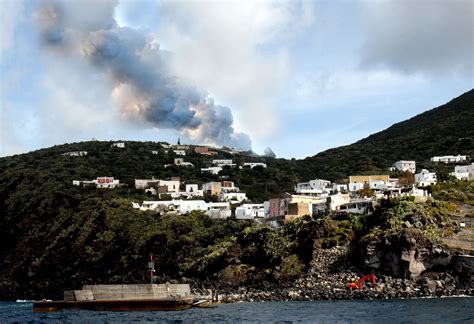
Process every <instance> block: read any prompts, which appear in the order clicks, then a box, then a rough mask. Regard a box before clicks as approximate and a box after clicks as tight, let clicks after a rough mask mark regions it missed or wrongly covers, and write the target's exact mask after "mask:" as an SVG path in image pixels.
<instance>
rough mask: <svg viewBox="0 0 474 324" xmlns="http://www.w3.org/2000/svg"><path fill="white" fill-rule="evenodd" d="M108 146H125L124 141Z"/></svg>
mask: <svg viewBox="0 0 474 324" xmlns="http://www.w3.org/2000/svg"><path fill="white" fill-rule="evenodd" d="M110 147H118V148H125V143H124V142H117V143H112V145H110Z"/></svg>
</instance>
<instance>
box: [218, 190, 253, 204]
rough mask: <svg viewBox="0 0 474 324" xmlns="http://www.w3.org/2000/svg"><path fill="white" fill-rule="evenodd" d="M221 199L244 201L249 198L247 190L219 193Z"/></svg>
mask: <svg viewBox="0 0 474 324" xmlns="http://www.w3.org/2000/svg"><path fill="white" fill-rule="evenodd" d="M219 200H220V201H230V202H233V201H235V202H242V201H245V200H247V194H246V193H245V192H221V193H220V194H219Z"/></svg>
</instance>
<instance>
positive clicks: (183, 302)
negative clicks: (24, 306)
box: [33, 296, 193, 312]
mask: <svg viewBox="0 0 474 324" xmlns="http://www.w3.org/2000/svg"><path fill="white" fill-rule="evenodd" d="M192 304H193V296H185V297H179V298H163V299H139V300H126V299H123V300H87V301H44V302H43V301H38V302H33V310H34V311H35V312H54V311H58V310H61V309H87V310H96V311H131V310H135V311H147V310H156V311H175V310H184V309H188V308H191V306H192Z"/></svg>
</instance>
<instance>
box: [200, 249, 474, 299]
mask: <svg viewBox="0 0 474 324" xmlns="http://www.w3.org/2000/svg"><path fill="white" fill-rule="evenodd" d="M347 252H348V247H343V246H338V247H334V248H331V249H317V251H315V254H314V255H313V260H312V261H311V267H310V269H309V271H308V272H307V273H305V274H304V275H303V276H301V277H299V278H297V279H295V280H293V281H289V280H282V281H281V282H280V283H278V284H276V283H270V282H267V281H262V282H259V283H257V284H254V285H252V286H249V287H247V286H239V287H232V286H231V285H228V286H225V285H222V283H219V284H217V285H216V284H215V283H212V282H207V283H206V284H204V283H203V286H204V285H205V286H208V287H209V286H210V287H212V294H213V296H214V298H217V299H218V300H219V301H220V302H223V303H232V302H240V301H247V302H260V301H304V300H307V301H309V300H355V299H366V300H371V299H401V298H426V297H447V296H474V287H472V286H470V285H466V284H465V283H463V282H460V281H459V278H458V277H457V276H456V275H455V274H453V273H451V272H450V271H442V272H429V273H425V274H423V275H421V276H420V277H418V278H417V279H416V280H410V279H402V278H395V277H391V276H385V275H382V276H380V277H378V278H377V283H376V286H375V287H372V286H371V283H369V282H368V281H367V282H366V283H367V284H366V285H364V286H363V287H362V289H349V288H347V285H348V284H349V283H350V282H352V281H355V282H357V280H358V279H359V278H360V277H361V274H360V272H358V271H357V269H356V268H355V267H353V266H351V265H350V263H349V261H348V260H347V259H346V258H345V256H346V255H347ZM193 293H194V294H196V295H198V296H202V297H203V298H206V297H207V298H209V296H210V294H211V290H209V289H202V288H201V289H199V288H195V289H194V291H193ZM216 295H217V297H215V296H216Z"/></svg>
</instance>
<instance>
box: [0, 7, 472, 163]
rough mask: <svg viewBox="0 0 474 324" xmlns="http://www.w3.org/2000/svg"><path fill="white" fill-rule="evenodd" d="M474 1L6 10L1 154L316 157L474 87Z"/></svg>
mask: <svg viewBox="0 0 474 324" xmlns="http://www.w3.org/2000/svg"><path fill="white" fill-rule="evenodd" d="M473 12H474V1H472V0H452V1H444V0H411V1H408V0H395V1H383V0H372V1H368V0H366V1H349V0H333V1H329V0H327V1H316V0H315V1H305V0H301V1H268V0H262V1H250V0H248V1H245V0H244V1H242V0H240V1H233V0H223V1H204V0H203V1H190V0H186V1H181V0H177V1H167V0H146V1H145V0H104V1H99V0H81V1H70V0H45V1H40V0H34V1H33V0H24V1H21V0H0V82H1V83H0V127H1V129H0V156H8V155H12V154H18V153H24V152H28V151H32V150H36V149H39V148H44V147H49V146H52V145H56V144H63V143H71V142H79V141H87V140H91V139H92V138H94V139H98V140H143V141H168V142H170V143H175V142H176V141H177V139H178V138H180V139H181V143H189V144H209V145H217V146H223V145H225V146H229V147H236V148H243V149H250V148H251V149H252V150H253V151H254V152H256V153H259V154H262V153H263V152H264V150H265V148H267V147H271V148H272V150H273V151H274V152H275V153H276V155H277V156H278V157H285V158H293V157H294V158H304V157H306V156H312V155H314V154H316V153H318V152H321V151H323V150H326V149H329V148H332V147H337V146H340V145H347V144H350V143H353V142H355V141H357V140H359V139H362V138H364V137H367V136H369V135H370V134H373V133H375V132H378V131H380V130H383V129H385V128H387V127H389V126H390V125H392V124H394V123H396V122H399V121H402V120H405V119H407V118H410V117H412V116H414V115H416V114H419V113H421V112H423V111H426V110H428V109H431V108H434V107H436V106H439V105H442V104H444V103H446V102H448V101H449V100H451V99H453V98H455V97H457V96H459V95H461V94H462V93H464V92H466V91H468V90H470V89H472V88H473V86H474V36H473V31H474V18H473Z"/></svg>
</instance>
